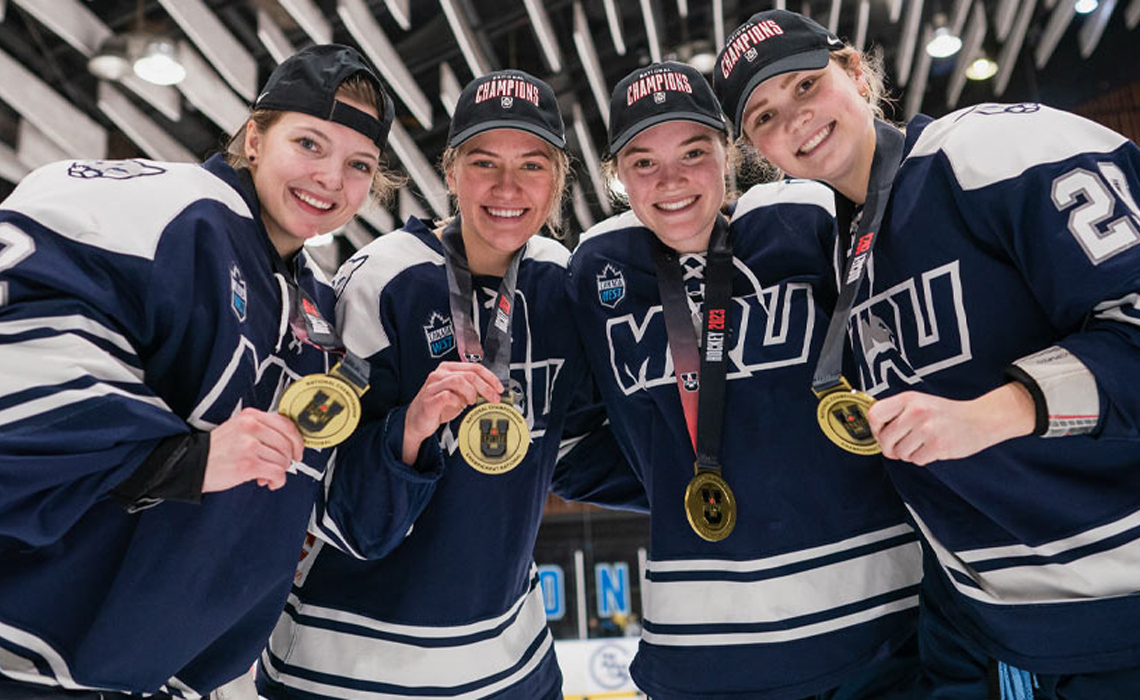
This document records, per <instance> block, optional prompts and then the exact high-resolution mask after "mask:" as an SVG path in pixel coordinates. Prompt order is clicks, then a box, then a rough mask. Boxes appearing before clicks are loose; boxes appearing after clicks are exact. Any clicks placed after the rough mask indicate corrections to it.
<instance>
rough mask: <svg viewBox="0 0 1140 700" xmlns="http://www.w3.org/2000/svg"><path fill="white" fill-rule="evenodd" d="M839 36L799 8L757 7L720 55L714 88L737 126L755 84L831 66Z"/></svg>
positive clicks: (726, 111)
mask: <svg viewBox="0 0 1140 700" xmlns="http://www.w3.org/2000/svg"><path fill="white" fill-rule="evenodd" d="M842 48H844V43H843V42H842V41H840V39H839V37H837V36H835V35H834V34H832V33H831V32H829V31H827V30H826V29H824V28H823V27H822V26H820V25H819V23H817V22H815V21H813V20H811V19H809V18H807V17H804V16H803V15H801V14H799V13H796V12H788V11H787V10H765V11H764V12H757V13H756V14H754V15H752V17H750V18H749V19H748V21H747V22H745V23H744V24H742V25H740V27H738V28H737V30H736V31H734V32H733V33H732V35H731V36H729V37H728V40H727V41H725V43H724V48H723V49H721V52H720V55H719V56H717V57H716V67H715V68H714V69H713V89H714V90H716V96H717V97H719V98H720V102H721V104H723V105H724V111H725V113H727V114H728V115H729V118H730V119H732V120H733V124H734V125H735V126H736V129H737V132H739V131H740V130H741V129H740V122H741V120H742V119H743V118H744V108H745V106H746V105H747V104H748V98H749V97H751V96H752V91H753V90H755V89H756V86H757V85H759V84H760V83H762V82H764V81H765V80H767V79H768V78H771V77H774V76H777V75H782V74H784V73H794V72H796V71H800V70H819V69H820V68H826V67H827V62H828V61H829V60H831V52H832V51H838V50H839V49H842Z"/></svg>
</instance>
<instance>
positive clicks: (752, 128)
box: [741, 59, 875, 202]
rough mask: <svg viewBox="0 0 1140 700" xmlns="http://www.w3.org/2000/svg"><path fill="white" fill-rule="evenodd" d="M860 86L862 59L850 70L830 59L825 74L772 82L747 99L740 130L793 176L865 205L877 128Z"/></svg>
mask: <svg viewBox="0 0 1140 700" xmlns="http://www.w3.org/2000/svg"><path fill="white" fill-rule="evenodd" d="M861 81H862V69H861V66H860V64H859V61H858V59H855V60H854V61H853V62H852V64H851V65H850V66H849V68H848V70H844V69H843V67H841V66H840V65H839V63H837V62H836V61H834V60H832V61H830V62H829V63H828V64H827V67H825V68H823V69H821V70H814V71H799V72H795V73H785V74H783V75H777V76H775V77H773V78H769V79H768V80H765V81H764V82H763V83H760V85H758V86H757V87H756V89H755V90H753V91H752V94H751V95H750V96H749V98H748V104H747V105H746V106H745V108H744V116H743V119H742V120H741V121H742V125H741V130H742V131H743V132H744V135H745V136H746V137H747V138H748V140H749V141H750V142H751V143H752V145H753V146H755V147H756V150H757V151H759V152H760V154H761V155H763V156H764V157H765V158H767V159H768V160H769V161H771V162H772V163H773V164H774V165H776V166H777V167H778V168H780V169H781V170H783V171H784V172H786V173H788V174H789V175H793V176H795V177H803V178H810V179H813V180H821V181H823V182H826V183H827V184H829V185H831V186H832V187H834V188H835V189H837V190H839V191H840V192H841V193H843V194H844V195H846V196H847V197H848V198H849V199H851V200H853V201H856V202H862V201H863V200H864V199H865V198H866V194H867V178H868V176H869V174H870V171H871V158H872V157H873V155H874V151H875V127H874V118H873V116H872V113H871V108H870V106H869V105H868V104H867V101H866V100H865V99H864V98H863V97H862V96H861V94H860V91H865V90H866V86H865V85H863V84H862V82H861Z"/></svg>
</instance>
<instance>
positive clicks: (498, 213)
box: [487, 207, 526, 219]
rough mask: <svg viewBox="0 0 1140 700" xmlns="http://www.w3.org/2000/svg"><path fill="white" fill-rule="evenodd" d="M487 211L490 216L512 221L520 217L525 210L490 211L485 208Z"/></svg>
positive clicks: (490, 209)
mask: <svg viewBox="0 0 1140 700" xmlns="http://www.w3.org/2000/svg"><path fill="white" fill-rule="evenodd" d="M487 211H488V212H489V213H490V214H491V216H500V217H503V218H506V219H514V218H516V217H519V216H522V215H523V212H525V211H526V209H492V208H490V207H487Z"/></svg>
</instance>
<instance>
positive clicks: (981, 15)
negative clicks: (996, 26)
mask: <svg viewBox="0 0 1140 700" xmlns="http://www.w3.org/2000/svg"><path fill="white" fill-rule="evenodd" d="M986 29H987V27H986V11H985V8H984V7H982V5H981V3H977V4H975V5H974V9H973V11H972V12H971V13H970V21H969V24H967V25H966V32H965V34H964V35H963V37H962V50H961V51H959V52H958V62H957V64H956V65H955V66H954V72H953V73H952V74H951V76H950V84H949V86H947V89H946V104H947V105H949V106H950V108H951V109H953V108H954V107H956V106H957V105H958V100H959V98H961V97H962V90H963V88H965V87H966V69H968V68H969V67H970V64H971V63H973V62H974V59H975V58H977V57H978V56H980V55H981V53H982V42H983V41H985V38H986Z"/></svg>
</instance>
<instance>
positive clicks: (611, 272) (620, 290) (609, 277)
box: [597, 263, 625, 309]
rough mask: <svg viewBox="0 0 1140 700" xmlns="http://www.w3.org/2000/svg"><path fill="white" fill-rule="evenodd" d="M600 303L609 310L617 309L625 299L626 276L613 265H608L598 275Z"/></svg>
mask: <svg viewBox="0 0 1140 700" xmlns="http://www.w3.org/2000/svg"><path fill="white" fill-rule="evenodd" d="M597 280H598V301H599V302H601V304H602V306H604V307H606V308H608V309H616V308H617V305H618V302H620V301H621V300H622V299H624V298H625V275H623V274H622V273H621V270H619V269H617V268H616V267H614V266H613V265H610V264H608V263H607V264H606V266H605V268H603V269H602V271H601V273H599V274H598V275H597Z"/></svg>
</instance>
